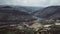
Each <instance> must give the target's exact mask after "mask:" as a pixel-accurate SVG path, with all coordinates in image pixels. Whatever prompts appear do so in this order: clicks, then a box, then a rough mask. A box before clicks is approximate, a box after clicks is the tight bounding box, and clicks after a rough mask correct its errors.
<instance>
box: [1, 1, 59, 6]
mask: <svg viewBox="0 0 60 34" xmlns="http://www.w3.org/2000/svg"><path fill="white" fill-rule="evenodd" d="M0 4H7V5H22V6H50V5H60V0H0Z"/></svg>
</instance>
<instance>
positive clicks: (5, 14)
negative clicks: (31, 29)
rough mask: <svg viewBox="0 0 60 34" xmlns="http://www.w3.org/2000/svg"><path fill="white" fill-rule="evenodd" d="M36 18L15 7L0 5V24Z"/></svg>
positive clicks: (29, 20) (30, 20) (28, 20)
mask: <svg viewBox="0 0 60 34" xmlns="http://www.w3.org/2000/svg"><path fill="white" fill-rule="evenodd" d="M34 20H36V19H35V18H34V17H33V15H31V14H29V13H27V12H25V11H21V9H20V10H17V9H16V8H15V7H11V6H4V7H0V24H17V23H22V22H32V21H34Z"/></svg>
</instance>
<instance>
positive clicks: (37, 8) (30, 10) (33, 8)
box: [15, 6, 43, 13]
mask: <svg viewBox="0 0 60 34" xmlns="http://www.w3.org/2000/svg"><path fill="white" fill-rule="evenodd" d="M15 8H16V9H18V10H20V9H21V10H22V11H25V12H28V13H32V12H35V11H37V10H39V9H41V8H43V7H29V6H15Z"/></svg>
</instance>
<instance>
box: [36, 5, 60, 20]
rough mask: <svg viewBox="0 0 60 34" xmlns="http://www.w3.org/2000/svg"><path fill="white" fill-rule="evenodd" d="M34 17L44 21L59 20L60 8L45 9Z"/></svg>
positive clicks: (50, 7)
mask: <svg viewBox="0 0 60 34" xmlns="http://www.w3.org/2000/svg"><path fill="white" fill-rule="evenodd" d="M36 16H38V17H40V18H44V19H60V6H49V7H46V8H44V9H43V10H39V11H38V13H37V15H36Z"/></svg>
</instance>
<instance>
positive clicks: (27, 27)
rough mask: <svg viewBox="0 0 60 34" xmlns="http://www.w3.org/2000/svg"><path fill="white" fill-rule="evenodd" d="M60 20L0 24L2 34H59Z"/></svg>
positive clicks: (0, 33)
mask: <svg viewBox="0 0 60 34" xmlns="http://www.w3.org/2000/svg"><path fill="white" fill-rule="evenodd" d="M59 27H60V20H56V21H54V20H45V21H43V22H40V21H39V22H36V23H30V24H26V23H22V24H12V25H4V26H0V34H5V33H6V34H59V33H60V32H59V31H60V28H59Z"/></svg>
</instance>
